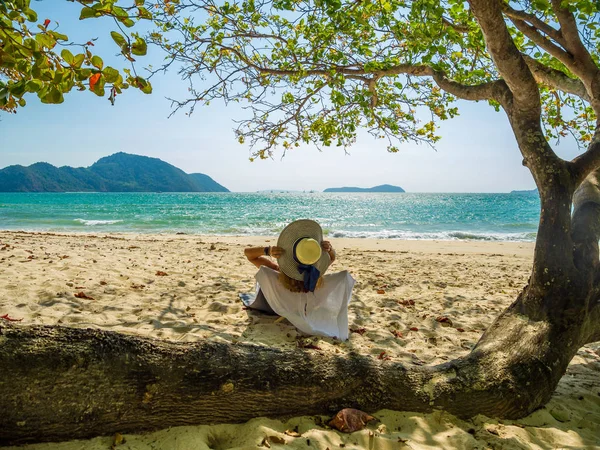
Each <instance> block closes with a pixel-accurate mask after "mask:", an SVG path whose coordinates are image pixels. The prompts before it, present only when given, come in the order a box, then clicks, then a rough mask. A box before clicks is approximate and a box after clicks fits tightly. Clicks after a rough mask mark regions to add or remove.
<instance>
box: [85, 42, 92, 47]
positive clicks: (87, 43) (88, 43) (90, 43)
mask: <svg viewBox="0 0 600 450" xmlns="http://www.w3.org/2000/svg"><path fill="white" fill-rule="evenodd" d="M85 45H91V46H92V47H93V46H94V43H93V42H92V41H87V42H86V43H85Z"/></svg>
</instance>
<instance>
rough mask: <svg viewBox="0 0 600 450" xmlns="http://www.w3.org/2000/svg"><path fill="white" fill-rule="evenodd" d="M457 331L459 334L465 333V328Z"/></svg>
mask: <svg viewBox="0 0 600 450" xmlns="http://www.w3.org/2000/svg"><path fill="white" fill-rule="evenodd" d="M456 331H458V332H459V333H464V332H465V329H464V328H457V329H456Z"/></svg>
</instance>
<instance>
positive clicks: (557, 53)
mask: <svg viewBox="0 0 600 450" xmlns="http://www.w3.org/2000/svg"><path fill="white" fill-rule="evenodd" d="M512 22H513V23H514V24H515V26H516V27H517V29H518V30H519V31H520V32H521V33H523V34H524V35H525V36H527V37H528V38H529V39H531V41H532V42H534V43H535V44H536V45H538V46H539V47H541V48H542V49H543V50H545V51H547V52H548V53H549V54H550V55H552V56H554V57H555V58H556V59H558V60H559V61H560V62H562V63H563V64H564V65H565V66H567V67H568V68H569V69H571V70H574V69H575V60H574V59H573V56H572V55H571V54H569V53H568V52H567V51H565V50H563V49H562V48H560V47H559V46H558V45H556V44H554V43H553V42H552V41H551V40H550V39H548V38H547V37H545V36H542V35H541V34H540V33H538V31H537V29H536V28H535V27H532V26H531V25H528V24H527V23H526V22H524V21H522V20H518V19H512Z"/></svg>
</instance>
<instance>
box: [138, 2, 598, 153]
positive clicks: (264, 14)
mask: <svg viewBox="0 0 600 450" xmlns="http://www.w3.org/2000/svg"><path fill="white" fill-rule="evenodd" d="M159 3H160V2H159ZM162 3H163V5H164V4H167V3H171V4H173V3H176V5H172V6H173V9H174V10H173V11H171V13H170V14H171V15H169V14H165V13H164V12H161V11H160V10H159V11H157V14H156V15H155V20H156V23H157V25H158V28H157V30H156V31H155V32H154V33H152V34H151V36H150V40H151V41H152V42H154V43H155V44H157V45H159V46H160V47H162V48H163V50H165V51H166V52H167V54H168V56H169V58H170V59H169V62H168V64H167V65H166V66H169V65H172V64H175V65H181V66H182V69H181V73H182V75H183V77H184V78H185V79H187V80H189V82H190V93H191V96H190V98H189V99H186V100H182V101H179V102H176V107H178V108H182V107H184V108H189V110H190V112H193V110H194V107H195V105H196V104H198V103H200V104H208V103H210V102H211V101H213V100H214V99H223V100H225V101H226V102H230V101H233V102H240V103H241V104H242V105H244V107H246V108H247V109H248V110H249V113H250V117H249V118H247V119H246V120H244V121H242V122H241V123H240V124H239V127H238V129H237V136H238V139H239V141H240V142H245V141H249V143H250V144H251V145H252V146H253V148H254V150H255V153H254V156H255V157H260V158H266V157H268V156H270V155H271V154H272V151H273V149H274V148H275V147H276V146H277V145H282V146H283V148H284V151H285V150H287V149H290V148H293V147H296V146H299V145H300V144H302V143H307V142H316V143H318V144H320V145H323V146H329V145H338V146H348V145H351V144H352V143H353V142H354V140H355V139H356V135H357V131H358V130H359V129H361V128H366V129H367V130H369V132H371V134H373V135H375V136H377V137H379V138H384V139H387V141H388V149H389V150H390V151H397V150H398V144H399V143H402V142H405V141H417V142H426V143H430V144H433V143H435V142H436V141H437V140H438V139H439V136H438V135H437V134H436V125H437V123H438V122H439V121H440V120H445V119H448V118H451V117H453V116H455V115H456V114H457V113H458V111H457V108H456V105H455V104H454V102H455V100H456V99H457V98H463V99H467V100H485V101H488V102H489V103H490V104H491V105H492V106H494V107H495V108H496V109H499V107H500V105H499V102H498V101H497V98H496V97H495V95H494V89H495V86H496V87H497V86H498V84H497V83H499V82H501V80H499V78H500V77H499V74H498V71H497V68H496V66H495V65H494V62H493V61H492V59H491V58H490V56H489V54H488V52H487V50H486V47H485V42H484V38H483V33H482V30H481V28H480V27H479V25H478V23H477V22H476V20H475V19H474V17H473V14H472V12H471V11H470V9H469V7H468V5H467V4H466V2H464V1H462V0H444V1H435V0H315V1H304V0H243V1H220V2H216V1H213V0H181V1H178V2H167V1H163V2H162ZM563 3H565V4H566V5H567V7H568V9H569V10H570V11H572V12H573V14H574V17H575V19H576V21H577V27H578V29H579V30H581V34H582V36H583V42H584V44H585V46H586V48H587V49H588V51H589V52H590V53H591V54H592V55H593V58H594V60H595V61H596V62H597V61H598V53H599V42H600V41H599V37H600V26H598V23H599V22H598V12H599V8H600V4H599V2H596V1H582V0H577V1H576V0H568V1H567V0H565V1H564V2H563ZM503 5H504V19H505V21H506V23H507V24H508V25H509V30H510V32H511V34H512V37H513V40H514V43H515V45H516V46H517V47H518V49H519V50H520V51H521V52H522V54H523V56H524V57H525V58H526V60H527V63H528V65H530V67H531V69H532V72H534V73H535V75H536V80H537V81H538V83H539V86H540V94H541V101H542V103H543V119H544V125H545V131H546V134H547V137H548V138H559V137H562V136H566V135H567V134H568V133H572V134H574V136H575V138H576V139H577V140H578V141H579V142H580V143H581V144H585V143H586V142H589V141H590V140H591V137H592V132H593V129H594V126H595V120H596V115H595V114H594V111H593V110H592V108H590V106H589V103H588V100H589V99H588V98H586V96H585V95H583V96H582V95H580V94H581V90H580V89H570V88H568V85H569V80H572V81H573V83H575V82H576V81H577V80H576V78H575V76H574V75H573V73H572V72H571V71H570V69H569V68H568V67H567V66H565V64H564V63H563V62H562V61H561V60H560V58H557V57H556V56H555V54H553V52H551V51H549V49H548V45H545V43H546V42H552V40H553V38H556V37H557V34H558V33H557V32H553V31H552V27H553V25H555V24H557V22H558V21H557V19H556V17H555V13H554V10H553V8H552V7H551V5H550V2H549V1H547V0H535V1H510V2H509V1H505V2H504V3H503ZM174 18H175V19H174ZM523 24H525V26H523ZM523 30H525V32H524V31H523ZM540 36H541V38H540V39H538V37H540ZM540 43H541V45H540ZM198 77H199V78H200V79H202V80H203V81H202V82H201V83H199V82H198V81H197V80H198ZM580 87H581V86H579V88H580Z"/></svg>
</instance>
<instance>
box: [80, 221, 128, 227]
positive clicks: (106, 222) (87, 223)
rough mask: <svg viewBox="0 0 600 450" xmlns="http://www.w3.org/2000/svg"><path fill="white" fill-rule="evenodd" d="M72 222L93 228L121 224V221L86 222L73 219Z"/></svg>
mask: <svg viewBox="0 0 600 450" xmlns="http://www.w3.org/2000/svg"><path fill="white" fill-rule="evenodd" d="M73 221H74V222H79V223H80V224H82V225H84V226H86V227H93V226H96V225H113V224H115V223H121V222H123V221H122V220H87V219H74V220H73Z"/></svg>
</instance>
